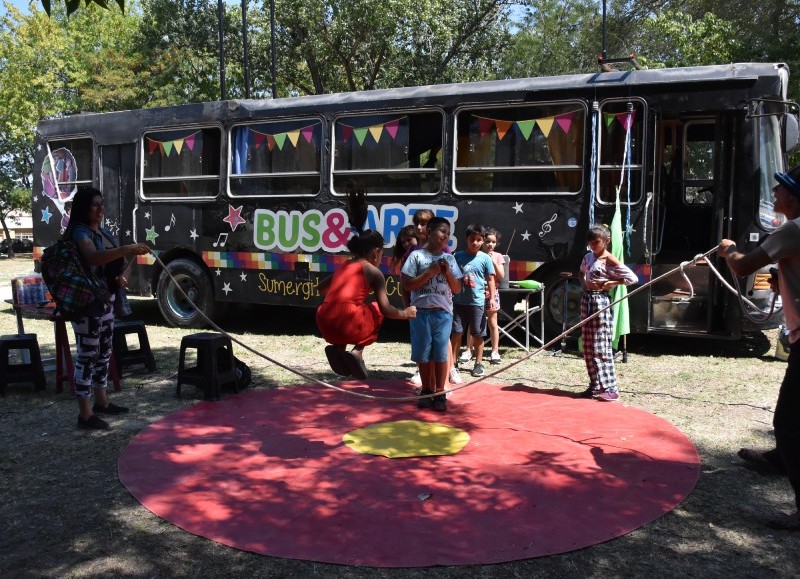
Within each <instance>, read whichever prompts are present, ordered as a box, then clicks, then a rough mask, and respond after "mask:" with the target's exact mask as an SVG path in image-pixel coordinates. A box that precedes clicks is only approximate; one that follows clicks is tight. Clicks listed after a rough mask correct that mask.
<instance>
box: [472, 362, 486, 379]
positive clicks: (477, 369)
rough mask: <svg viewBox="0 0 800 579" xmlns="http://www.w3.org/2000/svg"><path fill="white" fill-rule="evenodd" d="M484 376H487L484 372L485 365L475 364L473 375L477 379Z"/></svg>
mask: <svg viewBox="0 0 800 579" xmlns="http://www.w3.org/2000/svg"><path fill="white" fill-rule="evenodd" d="M484 374H486V372H485V371H484V370H483V364H481V363H480V362H475V366H474V367H473V368H472V375H473V376H475V377H476V378H480V377H481V376H483V375H484Z"/></svg>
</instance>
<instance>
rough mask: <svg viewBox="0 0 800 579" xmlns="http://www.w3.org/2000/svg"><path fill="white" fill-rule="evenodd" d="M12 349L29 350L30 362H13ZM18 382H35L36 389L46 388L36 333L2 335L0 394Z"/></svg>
mask: <svg viewBox="0 0 800 579" xmlns="http://www.w3.org/2000/svg"><path fill="white" fill-rule="evenodd" d="M11 350H27V352H28V355H29V359H30V362H28V363H22V364H11V363H10V362H9V355H10V354H11ZM17 382H33V384H34V387H35V389H36V390H46V384H47V383H46V381H45V378H44V367H43V366H42V355H41V353H40V352H39V341H38V340H37V339H36V334H14V335H12V336H0V395H2V396H5V395H6V386H8V384H11V383H17Z"/></svg>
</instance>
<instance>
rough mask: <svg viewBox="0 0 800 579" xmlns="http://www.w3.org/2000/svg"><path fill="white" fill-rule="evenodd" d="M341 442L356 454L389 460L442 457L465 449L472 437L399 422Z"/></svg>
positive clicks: (350, 435) (437, 427)
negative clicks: (372, 455)
mask: <svg viewBox="0 0 800 579" xmlns="http://www.w3.org/2000/svg"><path fill="white" fill-rule="evenodd" d="M342 442H344V443H345V444H346V445H347V446H349V447H350V448H352V449H353V450H355V451H356V452H361V453H363V454H375V455H377V456H385V457H387V458H407V457H411V456H442V455H447V454H455V453H457V452H459V451H460V450H461V449H462V448H464V447H465V446H466V445H467V443H468V442H469V434H467V433H466V432H465V431H463V430H461V429H460V428H454V427H452V426H447V425H446V424H440V423H438V422H421V421H419V420H398V421H396V422H379V423H378V424H373V425H371V426H365V427H364V428H359V429H357V430H352V431H350V432H348V433H347V434H345V435H344V436H343V437H342Z"/></svg>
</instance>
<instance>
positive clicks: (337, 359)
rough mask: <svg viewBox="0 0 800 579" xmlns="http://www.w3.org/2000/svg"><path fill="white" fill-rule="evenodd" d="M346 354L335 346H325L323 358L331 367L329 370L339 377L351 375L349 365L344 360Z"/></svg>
mask: <svg viewBox="0 0 800 579" xmlns="http://www.w3.org/2000/svg"><path fill="white" fill-rule="evenodd" d="M345 354H347V352H346V351H345V350H342V349H341V348H337V347H336V346H325V356H327V358H328V364H330V365H331V370H333V371H334V372H336V373H337V374H339V375H340V376H349V375H350V374H352V372H351V371H350V365H349V364H348V363H347V360H346V359H345Z"/></svg>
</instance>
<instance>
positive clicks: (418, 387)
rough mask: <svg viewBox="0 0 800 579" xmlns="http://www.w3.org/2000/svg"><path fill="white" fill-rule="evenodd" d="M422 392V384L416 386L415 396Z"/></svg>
mask: <svg viewBox="0 0 800 579" xmlns="http://www.w3.org/2000/svg"><path fill="white" fill-rule="evenodd" d="M420 394H422V386H414V396H419V395H420Z"/></svg>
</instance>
